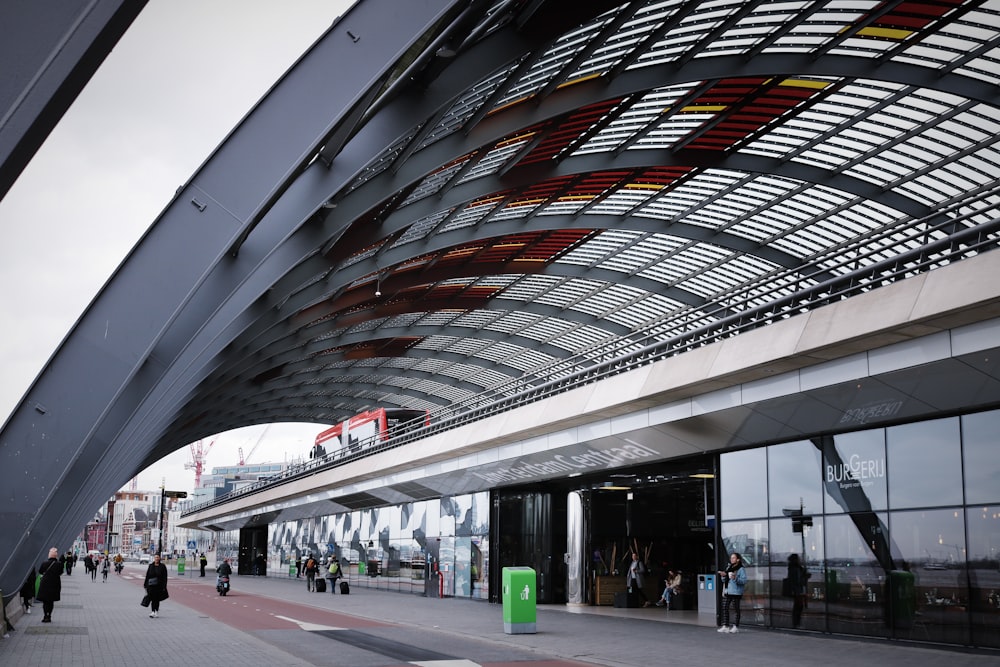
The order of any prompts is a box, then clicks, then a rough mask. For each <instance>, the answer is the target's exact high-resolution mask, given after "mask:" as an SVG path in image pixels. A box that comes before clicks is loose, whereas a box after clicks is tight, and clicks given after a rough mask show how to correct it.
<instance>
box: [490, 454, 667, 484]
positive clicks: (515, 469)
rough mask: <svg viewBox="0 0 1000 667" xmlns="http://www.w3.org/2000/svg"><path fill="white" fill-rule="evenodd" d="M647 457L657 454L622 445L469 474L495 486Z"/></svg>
mask: <svg viewBox="0 0 1000 667" xmlns="http://www.w3.org/2000/svg"><path fill="white" fill-rule="evenodd" d="M651 456H659V452H657V451H656V450H655V449H650V448H649V447H646V446H644V445H625V446H624V447H612V448H610V449H588V450H586V451H584V452H582V453H580V454H572V455H563V454H556V455H554V456H553V457H552V458H551V459H549V460H547V461H541V462H539V463H518V464H516V465H512V466H510V467H509V468H501V469H500V470H497V471H494V472H475V471H473V473H472V474H473V475H475V476H476V477H478V478H480V479H483V480H486V481H487V482H490V483H493V484H498V483H502V482H517V481H522V480H525V479H534V478H538V477H546V476H549V475H559V474H564V473H572V472H580V471H582V470H586V469H587V468H613V467H616V466H620V465H625V464H626V463H631V462H632V461H637V460H639V459H645V458H649V457H651Z"/></svg>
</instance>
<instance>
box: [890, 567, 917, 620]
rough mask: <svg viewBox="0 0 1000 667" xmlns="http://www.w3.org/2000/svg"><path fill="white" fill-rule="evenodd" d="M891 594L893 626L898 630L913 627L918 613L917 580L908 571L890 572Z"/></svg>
mask: <svg viewBox="0 0 1000 667" xmlns="http://www.w3.org/2000/svg"><path fill="white" fill-rule="evenodd" d="M889 594H890V595H891V596H892V598H891V600H892V608H891V612H890V613H891V614H892V625H893V626H894V627H897V628H904V629H905V628H909V627H912V626H913V618H914V616H915V615H916V613H917V590H916V578H915V577H914V576H913V573H912V572H907V571H906V570H892V571H891V572H889Z"/></svg>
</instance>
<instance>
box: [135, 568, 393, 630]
mask: <svg viewBox="0 0 1000 667" xmlns="http://www.w3.org/2000/svg"><path fill="white" fill-rule="evenodd" d="M132 583H134V584H136V587H137V588H139V589H140V590H141V585H142V579H141V578H137V579H132ZM168 591H169V593H170V597H169V598H168V599H167V600H164V601H163V602H161V603H160V613H161V614H163V613H166V614H168V615H169V614H170V613H171V612H170V606H171V604H181V605H184V606H185V607H188V608H189V609H192V610H194V611H196V612H198V613H199V614H203V615H205V616H208V617H210V618H213V619H215V620H218V621H221V622H223V623H225V624H226V625H229V626H232V627H234V628H236V629H237V630H241V631H243V632H253V631H256V630H331V629H357V628H376V627H390V626H392V625H393V624H391V623H382V622H379V621H373V620H372V619H369V618H361V617H358V616H351V615H349V614H344V613H340V612H336V611H330V610H327V609H321V608H318V607H314V606H312V605H308V604H303V603H299V602H291V601H287V600H281V599H279V598H273V597H267V596H263V595H254V594H252V593H247V592H244V591H239V590H237V589H230V591H229V593H228V594H227V595H225V596H221V595H219V594H218V592H217V591H216V590H215V586H211V585H206V584H204V583H195V582H192V581H184V580H178V579H171V580H170V585H169V587H168ZM139 597H141V596H137V598H136V600H137V604H138V599H139Z"/></svg>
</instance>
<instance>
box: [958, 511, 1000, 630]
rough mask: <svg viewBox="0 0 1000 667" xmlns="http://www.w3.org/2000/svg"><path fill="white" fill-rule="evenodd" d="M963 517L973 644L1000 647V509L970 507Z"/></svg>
mask: <svg viewBox="0 0 1000 667" xmlns="http://www.w3.org/2000/svg"><path fill="white" fill-rule="evenodd" d="M966 517H967V519H966V520H967V522H968V527H969V581H970V583H971V586H972V588H971V590H970V591H969V605H970V611H971V612H972V642H973V643H974V644H976V645H977V646H989V647H992V648H1000V506H997V505H993V506H986V507H975V508H970V509H969V510H968V512H967V514H966Z"/></svg>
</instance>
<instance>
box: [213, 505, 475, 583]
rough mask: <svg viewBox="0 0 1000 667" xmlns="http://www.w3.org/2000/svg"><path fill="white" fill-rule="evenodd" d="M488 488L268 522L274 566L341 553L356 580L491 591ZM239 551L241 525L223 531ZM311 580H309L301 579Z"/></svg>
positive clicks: (229, 551)
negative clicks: (396, 503)
mask: <svg viewBox="0 0 1000 667" xmlns="http://www.w3.org/2000/svg"><path fill="white" fill-rule="evenodd" d="M489 508H490V505H489V492H480V493H473V494H465V495H459V496H449V497H445V498H435V499H433V500H423V501H416V502H412V503H405V504H403V505H394V506H392V507H379V508H371V509H362V510H355V511H353V512H347V513H343V514H334V515H328V516H322V517H312V518H308V519H300V520H297V521H284V522H278V523H272V524H270V525H269V526H268V536H267V561H268V572H269V573H270V574H272V575H273V574H274V573H275V572H279V573H289V574H288V576H294V563H295V560H296V558H297V557H301V558H302V559H303V560H304V559H305V558H306V557H307V556H308V555H309V554H313V555H315V556H319V557H320V558H321V559H322V561H323V562H328V561H329V559H330V558H331V557H336V558H337V559H339V560H340V562H341V564H342V566H343V572H344V577H345V579H346V580H347V581H349V582H350V584H351V586H360V587H365V588H376V589H381V590H390V591H397V592H402V593H415V594H421V595H423V594H427V595H431V596H449V597H450V596H455V597H471V598H477V599H488V598H489V585H488V580H487V577H485V576H484V573H485V572H488V571H489V570H488V568H489ZM219 545H220V552H219V558H220V559H221V558H223V557H225V556H229V557H235V556H236V554H237V553H238V549H239V545H240V531H227V532H224V533H220V541H219ZM303 585H305V584H303Z"/></svg>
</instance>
